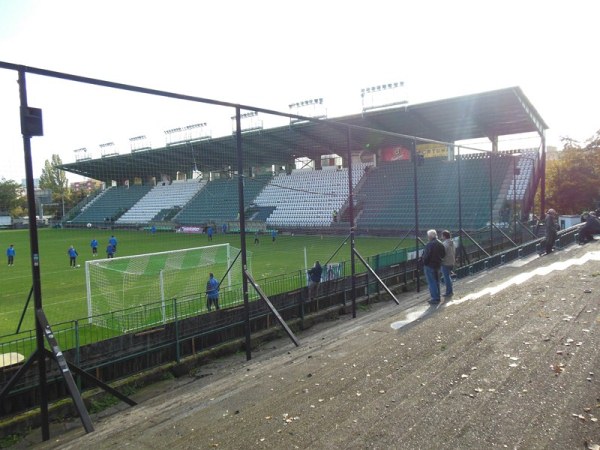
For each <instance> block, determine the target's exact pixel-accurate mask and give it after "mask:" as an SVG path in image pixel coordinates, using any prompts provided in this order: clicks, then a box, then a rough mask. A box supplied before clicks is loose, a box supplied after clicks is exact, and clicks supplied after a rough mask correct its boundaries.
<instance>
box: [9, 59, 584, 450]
mask: <svg viewBox="0 0 600 450" xmlns="http://www.w3.org/2000/svg"><path fill="white" fill-rule="evenodd" d="M0 69H2V70H8V71H13V72H14V73H15V74H17V75H18V78H19V91H20V100H21V116H20V119H21V131H22V134H23V141H24V151H25V154H26V163H27V161H28V159H27V154H28V152H31V150H32V147H33V149H35V143H36V139H43V137H42V136H44V134H45V132H48V133H51V132H52V131H51V126H52V123H53V122H54V121H65V120H69V121H72V124H71V126H73V127H77V128H81V129H82V130H84V131H85V130H87V129H89V131H90V133H92V131H93V128H94V127H98V126H99V124H90V123H86V120H85V114H75V115H74V116H75V117H73V116H70V117H68V118H66V117H54V116H53V115H52V111H48V112H46V111H44V120H42V114H41V111H42V110H43V105H36V104H35V103H34V101H33V99H32V101H31V105H34V106H40V107H41V108H40V109H37V108H34V107H32V106H31V105H30V104H29V103H28V97H27V87H28V86H29V84H30V85H33V86H35V85H36V83H40V80H44V83H47V84H43V87H44V88H46V89H51V86H52V83H62V84H64V83H68V85H69V86H72V88H73V92H74V93H75V94H77V95H80V98H78V99H77V100H75V99H71V100H69V99H65V102H69V101H73V102H74V104H73V107H75V102H76V101H77V102H81V103H82V104H85V102H86V100H85V96H86V95H87V90H90V91H92V90H94V91H95V92H97V91H98V90H101V91H102V92H106V96H107V98H110V96H112V95H122V96H124V97H123V98H125V99H126V100H120V103H119V108H115V111H114V114H111V115H107V117H106V118H105V122H104V123H102V124H100V126H101V127H102V128H104V129H105V131H106V132H108V133H110V130H111V126H116V124H117V123H119V122H122V121H126V120H127V117H128V116H135V115H136V114H138V113H141V110H145V112H147V113H150V114H152V113H153V112H155V113H156V114H159V113H160V112H161V111H163V110H164V109H165V108H189V110H190V111H192V113H193V114H192V115H193V117H197V121H196V122H192V123H188V124H181V125H179V126H174V127H173V128H170V129H167V130H153V132H154V133H156V134H157V136H158V138H157V137H152V138H150V136H149V134H147V135H137V136H135V137H131V138H129V139H128V141H125V142H117V141H110V142H105V143H103V144H100V145H99V146H97V148H92V147H91V146H90V147H81V148H78V149H77V150H75V151H74V154H75V158H74V159H75V161H74V162H70V163H62V164H61V165H60V166H59V169H60V170H62V171H64V172H65V173H66V174H67V175H68V176H77V177H82V178H84V179H88V180H94V182H95V183H97V186H98V188H97V189H95V190H93V192H91V193H90V194H89V195H86V196H85V197H84V198H83V199H82V200H81V201H80V202H79V203H78V204H76V205H75V206H74V207H73V208H69V209H68V210H66V211H64V214H62V215H61V217H60V219H59V220H56V221H55V222H53V226H48V227H45V226H44V225H43V224H41V223H39V222H37V221H36V220H35V215H34V216H33V220H32V218H31V216H30V221H29V227H28V229H23V230H7V231H2V234H3V235H4V236H3V237H4V239H3V243H2V245H5V243H6V245H5V247H6V246H8V241H9V240H10V242H11V243H14V244H15V247H16V248H17V249H18V253H17V263H16V264H15V265H14V267H9V270H7V271H5V274H4V275H3V281H4V285H5V289H4V293H3V294H2V297H3V305H2V308H3V314H2V318H1V322H0V326H1V327H2V337H1V338H0V345H1V346H2V349H1V352H0V354H2V358H3V359H2V366H3V370H2V375H1V380H2V387H3V390H2V402H1V403H0V408H1V413H2V415H3V416H5V417H11V416H13V415H16V414H19V413H21V412H23V411H25V410H29V409H36V408H40V410H41V414H40V417H41V418H39V419H38V421H37V422H36V424H37V425H40V424H41V426H42V435H43V437H44V440H47V439H48V436H49V428H48V423H49V414H50V413H49V411H48V405H49V404H54V403H55V402H59V401H61V400H63V399H68V398H69V397H71V399H72V402H67V403H68V405H69V406H68V407H67V409H69V408H71V409H70V412H69V413H70V414H74V415H76V416H79V417H80V420H81V422H82V425H83V429H84V430H85V431H86V432H90V431H92V430H93V424H92V421H91V419H90V416H89V413H88V411H87V409H88V408H87V406H86V402H88V403H89V400H86V402H84V401H83V399H82V398H83V396H85V395H86V393H90V392H96V390H99V391H101V392H104V393H106V395H108V396H116V398H118V399H119V400H121V401H123V402H125V403H127V404H128V405H130V406H133V405H135V402H134V401H133V400H131V399H130V398H129V397H128V392H130V391H128V388H130V387H131V386H130V385H128V384H127V383H130V382H131V380H132V379H140V378H143V377H144V376H145V375H144V374H148V373H153V374H154V375H152V376H154V377H156V376H157V375H156V373H158V372H159V371H160V370H163V371H165V370H167V371H169V370H170V371H172V372H179V373H182V372H184V371H190V370H191V369H190V368H192V367H195V368H197V370H201V367H202V365H203V364H204V363H205V362H206V361H208V360H210V359H212V358H216V357H218V356H222V355H226V354H232V353H233V354H235V353H236V352H240V353H243V355H244V357H245V360H246V361H250V360H251V359H252V358H253V352H255V351H258V349H260V346H261V345H263V343H265V342H268V341H270V340H272V339H276V338H278V339H280V340H281V339H283V340H285V342H287V343H288V344H291V345H292V348H291V349H290V351H291V352H294V349H296V348H298V347H300V348H301V347H302V341H301V339H299V338H298V335H299V333H301V332H302V331H305V330H308V329H310V328H311V327H312V326H313V325H315V324H316V323H319V322H323V321H327V320H336V319H332V317H342V316H343V317H345V318H347V319H349V320H350V321H352V320H353V319H356V318H357V316H359V315H361V314H359V313H362V312H363V311H367V310H369V308H376V306H375V305H377V304H384V305H390V304H394V305H400V306H402V307H404V308H405V309H406V308H408V307H409V306H410V307H413V306H415V303H414V299H415V298H420V300H419V301H420V302H424V300H425V299H426V298H427V297H428V296H427V295H426V292H427V282H426V278H425V276H424V273H423V266H422V261H421V260H420V256H421V255H422V253H423V249H424V248H425V245H426V243H427V239H428V237H427V232H428V230H431V229H433V230H437V231H438V233H441V231H442V230H448V231H449V232H450V235H451V236H452V240H453V241H454V245H455V247H456V263H455V265H454V271H453V274H452V277H453V278H454V277H455V280H456V281H457V284H459V283H469V282H471V281H469V280H478V279H479V277H484V276H486V275H485V274H489V273H490V272H491V271H494V270H497V268H502V267H505V266H507V265H509V264H516V263H517V262H518V261H522V260H523V259H525V258H531V257H533V256H535V257H536V258H537V255H538V253H539V252H540V251H541V248H542V247H543V242H544V227H543V222H541V221H539V220H537V218H538V217H541V218H543V217H544V215H545V211H546V205H545V200H544V199H545V192H544V190H545V162H546V142H545V136H544V133H545V130H546V129H547V128H548V126H547V125H546V123H545V122H544V120H543V119H542V117H541V115H540V114H539V113H538V111H537V110H536V108H535V107H534V105H532V104H531V102H530V101H529V100H528V98H527V96H526V95H525V93H524V92H523V91H522V90H521V89H520V88H519V87H508V88H505V89H499V90H494V91H488V92H480V93H476V94H471V95H466V96H460V97H454V98H446V99H440V100H437V101H432V102H427V103H421V104H409V103H407V102H406V100H405V99H403V98H402V97H401V96H400V97H394V95H395V89H397V88H401V86H399V85H398V83H390V84H383V85H376V86H372V87H370V88H365V89H363V90H362V91H361V97H362V101H363V108H362V111H360V112H358V113H356V114H353V115H347V116H344V117H335V118H328V117H327V109H326V107H325V102H324V101H323V99H322V98H314V99H308V100H303V101H298V102H296V103H291V104H289V110H288V111H287V112H282V111H274V110H270V109H264V108H261V107H260V106H259V105H254V106H252V105H240V104H235V103H229V102H224V101H219V100H216V99H207V98H201V97H195V96H191V95H187V94H183V93H176V92H167V91H161V90H158V89H151V88H148V87H140V86H134V85H126V84H121V83H115V82H111V81H107V80H100V79H92V78H86V77H81V76H78V75H74V74H67V73H61V72H53V71H49V70H45V69H40V68H32V67H23V66H18V65H14V64H10V63H2V62H0ZM27 82H29V84H27ZM48 85H49V86H48ZM107 101H111V100H110V99H109V100H107ZM66 107H67V108H68V107H69V105H67V106H66ZM86 107H89V108H94V107H95V105H94V104H86ZM117 109H118V111H117ZM74 110H75V109H74ZM223 124H225V125H223ZM46 130H48V131H46ZM523 136H525V137H526V138H523V140H519V138H521V137H523ZM482 140H485V141H486V142H487V143H486V144H485V145H481V144H474V143H473V142H481V141H482ZM520 142H527V145H524V146H519V143H520ZM532 142H533V144H532ZM515 144H516V145H515ZM29 163H30V160H29ZM28 178H31V173H28ZM27 194H28V197H29V199H30V202H29V206H30V210H33V211H35V210H36V206H37V208H38V209H39V207H40V203H39V202H38V203H37V205H36V202H35V201H34V200H33V198H34V197H35V194H34V189H33V181H32V180H31V179H28V182H27ZM536 196H537V201H536ZM30 214H31V211H30ZM571 225H572V224H571V223H563V224H562V226H561V230H560V231H559V232H558V238H557V241H556V248H557V249H564V248H568V247H569V246H570V245H571V244H573V243H574V242H575V241H576V239H577V237H576V236H577V232H578V226H571ZM94 240H95V241H96V244H95V245H96V247H97V250H94V245H90V243H91V242H93V241H94ZM71 245H72V246H73V247H74V249H76V250H77V252H76V258H77V259H76V261H75V260H73V261H72V262H73V264H72V265H67V264H68V263H69V255H67V249H68V248H69V246H71ZM28 253H29V254H31V255H33V259H32V262H33V263H32V264H30V263H28V262H27V259H28V258H27V254H28ZM71 258H73V255H71ZM317 262H318V265H319V266H320V269H319V276H318V279H317V280H315V279H314V278H312V274H313V273H314V272H313V270H312V268H313V267H314V266H316V265H317ZM32 273H33V277H31V274H32ZM213 277H214V279H216V280H217V281H216V287H215V286H212V287H211V286H210V284H209V283H210V280H211V279H213ZM32 278H33V279H32ZM415 295H417V296H418V297H415ZM419 296H420V297H419ZM457 297H458V296H457ZM455 301H458V298H455ZM507 314H512V313H508V312H507ZM357 320H358V319H357ZM17 324H18V325H17ZM333 328H335V327H333ZM240 364H241V363H240ZM240 367H241V366H240ZM165 368H168V369H165ZM198 368H200V369H198ZM248 370H250V369H248ZM150 378H151V377H150ZM342 380H343V378H342ZM134 384H135V382H132V385H134ZM115 386H120V388H115ZM381 390H383V389H381ZM380 392H381V391H380ZM357 395H358V394H357ZM86 398H87V397H86ZM319 401H321V400H319ZM64 404H65V403H64V402H63V405H64ZM52 410H53V409H52ZM65 411H66V409H65ZM261 414H262V413H261ZM286 420H287V419H286ZM291 420H295V419H294V418H291ZM282 445H284V444H282Z"/></svg>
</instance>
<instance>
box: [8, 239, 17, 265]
mask: <svg viewBox="0 0 600 450" xmlns="http://www.w3.org/2000/svg"><path fill="white" fill-rule="evenodd" d="M15 254H16V252H15V246H14V245H13V244H10V246H9V247H8V248H7V249H6V257H7V258H8V265H9V266H12V265H14V263H15Z"/></svg>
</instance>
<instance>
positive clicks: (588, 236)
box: [579, 212, 600, 244]
mask: <svg viewBox="0 0 600 450" xmlns="http://www.w3.org/2000/svg"><path fill="white" fill-rule="evenodd" d="M582 219H585V224H584V225H583V226H582V227H581V229H580V230H579V243H580V244H585V243H586V242H590V241H595V240H596V239H594V234H600V220H598V218H597V217H596V215H595V214H594V213H593V212H589V213H585V214H584V215H583V216H582Z"/></svg>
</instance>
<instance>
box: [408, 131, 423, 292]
mask: <svg viewBox="0 0 600 450" xmlns="http://www.w3.org/2000/svg"><path fill="white" fill-rule="evenodd" d="M410 145H411V155H412V160H413V189H414V201H415V258H416V259H415V263H416V264H415V266H416V273H417V292H421V280H420V275H419V195H418V193H417V184H418V183H417V144H416V143H415V141H411V144H410Z"/></svg>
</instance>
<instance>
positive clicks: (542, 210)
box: [540, 131, 546, 220]
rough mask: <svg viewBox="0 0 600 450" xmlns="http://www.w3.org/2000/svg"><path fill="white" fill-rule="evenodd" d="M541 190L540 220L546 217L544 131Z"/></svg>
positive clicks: (543, 138) (543, 137)
mask: <svg viewBox="0 0 600 450" xmlns="http://www.w3.org/2000/svg"><path fill="white" fill-rule="evenodd" d="M541 178H542V180H541V188H540V218H541V219H542V220H544V218H545V217H546V136H545V135H544V132H543V131H542V176H541Z"/></svg>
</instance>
